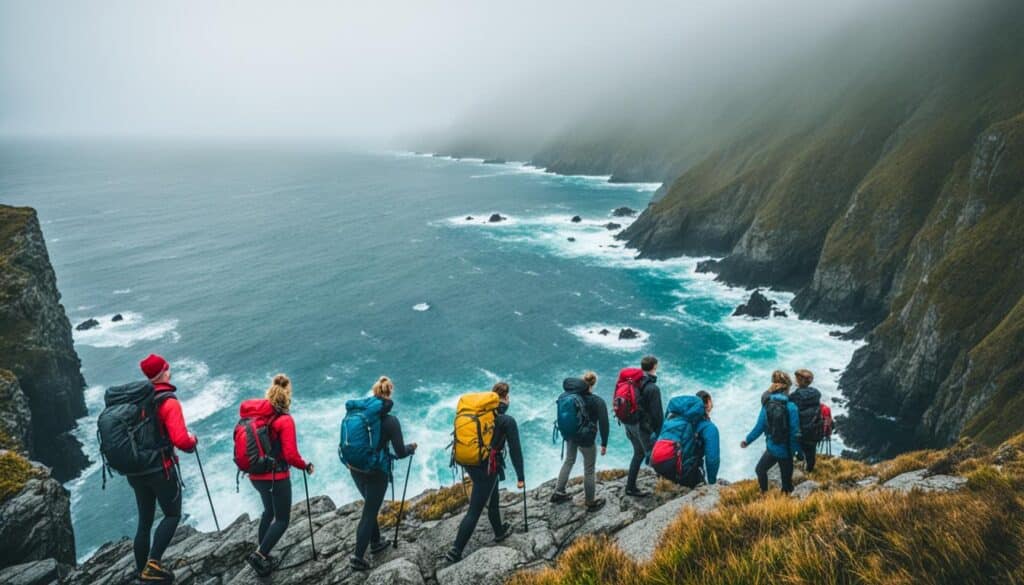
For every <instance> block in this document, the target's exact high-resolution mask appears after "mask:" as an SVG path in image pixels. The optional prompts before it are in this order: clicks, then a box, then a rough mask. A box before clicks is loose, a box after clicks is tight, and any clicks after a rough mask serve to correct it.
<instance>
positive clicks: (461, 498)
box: [411, 478, 473, 520]
mask: <svg viewBox="0 0 1024 585" xmlns="http://www.w3.org/2000/svg"><path fill="white" fill-rule="evenodd" d="M472 489H473V483H472V482H471V481H469V479H468V478H467V479H465V480H464V482H463V483H462V484H458V483H456V484H454V485H450V486H448V487H443V488H441V489H439V490H437V491H435V492H431V493H429V494H427V495H425V496H423V497H422V498H420V499H419V500H418V501H417V502H416V503H415V504H414V505H413V506H412V510H411V512H412V514H414V515H415V516H416V517H417V518H419V519H420V520H440V519H441V518H444V517H445V516H447V515H449V514H451V513H453V512H457V511H459V510H460V509H461V508H462V507H463V506H465V505H466V504H467V503H468V502H469V497H468V494H469V492H470V490H472Z"/></svg>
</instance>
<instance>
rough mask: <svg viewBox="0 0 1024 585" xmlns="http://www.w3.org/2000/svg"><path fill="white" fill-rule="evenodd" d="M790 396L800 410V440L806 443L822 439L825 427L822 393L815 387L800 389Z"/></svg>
mask: <svg viewBox="0 0 1024 585" xmlns="http://www.w3.org/2000/svg"><path fill="white" fill-rule="evenodd" d="M789 398H790V400H792V401H793V403H794V404H796V407H797V410H798V411H799V412H800V440H801V441H803V442H804V443H817V442H818V441H820V440H821V439H822V435H823V432H824V427H825V421H824V420H823V419H822V417H821V393H820V392H818V391H817V390H814V389H813V388H809V389H806V390H805V389H800V390H797V391H796V392H794V393H793V394H791V395H790V397H789Z"/></svg>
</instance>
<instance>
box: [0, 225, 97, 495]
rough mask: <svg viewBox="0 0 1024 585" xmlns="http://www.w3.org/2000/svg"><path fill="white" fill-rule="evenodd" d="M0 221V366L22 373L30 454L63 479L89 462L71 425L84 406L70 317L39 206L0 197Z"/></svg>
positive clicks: (83, 382)
mask: <svg viewBox="0 0 1024 585" xmlns="http://www.w3.org/2000/svg"><path fill="white" fill-rule="evenodd" d="M0 226H3V229H0V291H3V294H0V323H2V324H3V326H2V327H0V368H3V369H6V370H10V371H11V372H12V373H13V374H14V375H15V376H16V377H17V380H18V385H19V386H20V387H21V391H22V392H23V393H24V396H25V398H26V399H27V401H28V407H29V410H30V411H31V412H32V414H33V416H32V418H31V434H32V440H31V441H28V443H29V445H28V448H29V458H30V459H35V460H38V461H41V462H43V463H45V464H46V465H49V466H50V467H52V473H53V476H54V477H55V478H56V479H57V480H59V481H66V480H68V479H71V478H72V477H74V476H75V475H76V474H77V473H78V471H79V470H81V469H82V468H84V467H85V466H86V465H87V464H88V460H87V459H86V458H85V455H84V454H83V453H82V448H81V445H80V444H79V443H78V440H77V439H75V437H74V436H73V435H71V433H70V431H71V430H72V429H74V428H75V424H76V421H77V420H78V419H79V418H81V417H83V416H85V415H86V414H87V412H86V409H85V396H84V389H85V379H84V378H83V377H82V372H81V362H80V361H79V359H78V354H77V353H76V352H75V347H74V341H73V339H72V336H71V333H72V329H71V323H70V321H68V318H67V315H66V314H65V312H64V307H63V306H62V305H61V304H60V292H59V291H58V290H57V277H56V275H55V274H54V272H53V267H52V266H51V264H50V257H49V254H48V253H47V251H46V243H45V241H44V240H43V232H42V229H41V228H40V226H39V219H38V218H37V216H36V212H35V210H34V209H31V208H28V207H11V206H8V205H0ZM0 409H3V405H0Z"/></svg>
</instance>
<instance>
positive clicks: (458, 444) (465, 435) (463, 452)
mask: <svg viewBox="0 0 1024 585" xmlns="http://www.w3.org/2000/svg"><path fill="white" fill-rule="evenodd" d="M497 411H498V395H497V394H495V393H494V392H474V393H471V394H463V395H462V396H460V397H459V405H458V406H457V407H456V409H455V433H454V435H455V440H454V448H453V449H452V458H453V459H454V460H455V463H458V464H459V465H481V464H483V463H485V462H486V461H487V458H488V455H489V454H490V451H491V437H493V436H494V417H495V414H496V413H497Z"/></svg>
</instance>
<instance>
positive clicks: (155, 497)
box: [128, 354, 199, 582]
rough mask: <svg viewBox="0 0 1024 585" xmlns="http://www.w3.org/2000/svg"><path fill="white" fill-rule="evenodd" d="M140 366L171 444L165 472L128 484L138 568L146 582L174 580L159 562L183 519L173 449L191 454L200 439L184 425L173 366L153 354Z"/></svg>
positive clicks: (134, 477)
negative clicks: (133, 507) (136, 514)
mask: <svg viewBox="0 0 1024 585" xmlns="http://www.w3.org/2000/svg"><path fill="white" fill-rule="evenodd" d="M139 368H140V369H141V370H142V373H143V374H144V375H145V376H146V378H147V379H148V380H149V383H150V384H152V385H153V391H154V392H155V395H156V400H155V402H156V404H157V407H156V414H157V419H158V427H159V431H160V433H161V434H162V437H163V438H164V439H165V440H166V441H167V442H168V443H169V444H167V445H165V446H164V447H163V449H164V450H163V471H157V472H155V473H148V474H146V475H130V476H128V484H129V485H131V486H132V490H133V491H134V492H135V503H136V505H137V506H138V508H139V525H138V529H137V530H136V532H135V546H134V549H135V567H136V569H138V570H139V578H140V580H142V581H143V582H170V581H173V580H174V573H172V572H171V571H170V570H168V569H165V568H164V567H163V566H162V565H161V564H160V563H161V558H162V557H163V554H164V551H165V550H166V549H167V545H168V544H170V542H171V538H172V537H173V536H174V531H175V529H177V527H178V522H179V521H180V520H181V481H180V479H179V478H178V470H177V463H178V456H177V455H176V454H175V453H174V449H175V448H178V449H181V450H182V451H185V452H188V453H191V452H192V451H193V450H194V449H195V448H196V444H197V443H199V440H198V439H197V438H196V436H195V435H194V434H192V433H190V432H189V430H188V427H187V426H185V416H184V415H183V414H182V413H181V403H179V402H178V400H177V397H176V396H175V394H174V392H175V390H176V388H175V387H174V386H173V385H171V368H170V365H169V364H168V363H167V360H165V359H164V358H162V357H160V356H158V355H156V354H150V355H149V356H147V357H146V358H145V359H144V360H142V361H141V362H139ZM157 504H159V505H160V511H161V512H162V513H163V515H164V517H163V520H161V521H160V525H159V526H157V528H156V532H155V533H153V535H152V546H150V532H151V531H152V529H153V519H154V516H155V515H156V506H157Z"/></svg>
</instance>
